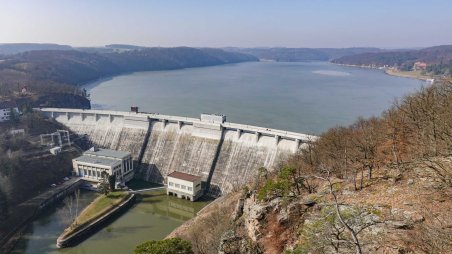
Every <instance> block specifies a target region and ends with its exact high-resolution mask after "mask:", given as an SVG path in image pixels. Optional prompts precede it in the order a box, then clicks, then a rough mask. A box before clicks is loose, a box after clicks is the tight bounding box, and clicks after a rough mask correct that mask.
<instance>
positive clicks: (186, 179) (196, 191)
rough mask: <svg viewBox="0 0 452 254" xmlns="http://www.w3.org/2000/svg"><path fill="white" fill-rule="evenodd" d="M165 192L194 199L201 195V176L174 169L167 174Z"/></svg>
mask: <svg viewBox="0 0 452 254" xmlns="http://www.w3.org/2000/svg"><path fill="white" fill-rule="evenodd" d="M166 193H167V194H168V195H170V196H173V195H174V196H176V197H178V198H182V199H188V200H190V201H195V200H196V199H198V198H199V197H200V196H201V195H202V192H201V177H199V176H195V175H191V174H187V173H182V172H177V171H174V172H172V173H171V174H169V175H168V178H167V189H166Z"/></svg>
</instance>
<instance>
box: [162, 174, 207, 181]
mask: <svg viewBox="0 0 452 254" xmlns="http://www.w3.org/2000/svg"><path fill="white" fill-rule="evenodd" d="M168 176H170V177H173V178H177V179H181V180H185V181H189V182H194V181H196V180H199V179H201V177H200V176H195V175H191V174H187V173H182V172H178V171H173V172H172V173H170V174H169V175H168Z"/></svg>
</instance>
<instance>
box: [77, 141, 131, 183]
mask: <svg viewBox="0 0 452 254" xmlns="http://www.w3.org/2000/svg"><path fill="white" fill-rule="evenodd" d="M72 166H73V169H74V175H76V176H80V177H82V179H83V180H86V181H89V182H93V183H99V182H101V181H102V174H103V173H104V172H105V173H106V174H108V175H109V176H110V175H116V181H117V182H121V183H125V182H128V181H130V180H131V179H132V178H133V174H134V173H133V161H132V155H131V153H129V152H122V151H116V150H109V149H90V150H89V151H86V152H84V153H83V155H82V156H80V157H78V158H75V159H73V160H72Z"/></svg>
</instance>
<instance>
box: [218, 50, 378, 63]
mask: <svg viewBox="0 0 452 254" xmlns="http://www.w3.org/2000/svg"><path fill="white" fill-rule="evenodd" d="M224 49H225V50H226V51H231V52H240V53H245V54H250V55H253V56H256V57H257V58H259V59H262V60H273V61H278V62H299V61H329V60H332V59H335V58H339V57H342V56H347V55H355V54H361V53H368V52H384V51H386V50H383V49H379V48H365V47H356V48H283V47H276V48H233V47H232V48H231V47H230V48H224Z"/></svg>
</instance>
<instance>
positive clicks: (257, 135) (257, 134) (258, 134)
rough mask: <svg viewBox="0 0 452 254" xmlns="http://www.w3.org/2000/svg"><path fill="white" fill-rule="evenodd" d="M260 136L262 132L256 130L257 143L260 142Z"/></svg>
mask: <svg viewBox="0 0 452 254" xmlns="http://www.w3.org/2000/svg"><path fill="white" fill-rule="evenodd" d="M260 136H261V133H260V132H258V131H256V143H257V142H259V138H260Z"/></svg>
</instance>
